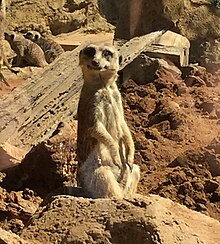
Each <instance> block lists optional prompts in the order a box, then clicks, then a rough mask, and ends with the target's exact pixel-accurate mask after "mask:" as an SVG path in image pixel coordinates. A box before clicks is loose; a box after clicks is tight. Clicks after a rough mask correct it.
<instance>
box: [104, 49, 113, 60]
mask: <svg viewBox="0 0 220 244" xmlns="http://www.w3.org/2000/svg"><path fill="white" fill-rule="evenodd" d="M102 56H103V57H105V58H107V57H113V53H112V52H111V51H109V50H107V49H105V50H104V51H103V52H102Z"/></svg>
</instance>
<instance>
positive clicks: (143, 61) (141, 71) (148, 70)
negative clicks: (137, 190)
mask: <svg viewBox="0 0 220 244" xmlns="http://www.w3.org/2000/svg"><path fill="white" fill-rule="evenodd" d="M163 68H164V69H167V70H169V71H171V72H173V73H174V75H175V74H176V76H180V75H181V71H180V70H179V69H178V68H177V67H176V66H175V65H174V64H173V63H172V62H171V61H166V60H164V59H159V58H152V57H149V56H148V55H146V54H145V52H143V53H141V54H140V55H139V56H137V57H136V58H135V59H134V60H133V61H132V62H130V63H129V64H128V65H127V66H126V67H125V68H124V69H123V80H124V81H125V80H128V79H132V80H134V81H135V83H137V84H139V85H141V84H146V83H150V82H152V81H153V80H154V79H155V75H156V72H157V70H159V69H163Z"/></svg>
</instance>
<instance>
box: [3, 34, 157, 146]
mask: <svg viewBox="0 0 220 244" xmlns="http://www.w3.org/2000/svg"><path fill="white" fill-rule="evenodd" d="M161 35H162V32H161V31H158V32H154V33H150V34H148V35H145V36H142V37H139V38H134V39H132V40H130V41H129V42H127V43H125V44H124V45H123V46H122V47H121V49H120V53H121V54H122V56H123V57H124V61H123V62H122V65H121V69H123V68H124V67H125V66H126V65H127V64H128V63H130V62H131V61H132V60H133V59H134V58H136V57H137V55H139V54H140V53H141V52H142V51H143V50H144V49H145V47H146V46H147V45H150V44H152V43H154V42H155V41H156V39H157V38H158V37H160V36H161ZM81 48H82V46H79V47H77V48H76V49H74V50H73V51H71V52H66V53H64V54H62V55H61V56H60V57H59V58H58V59H57V60H55V61H54V62H53V63H51V64H50V65H48V66H47V67H45V68H44V69H43V70H42V71H40V72H38V73H37V74H36V75H32V77H31V78H29V79H28V80H26V81H25V82H24V84H23V85H21V86H20V87H17V88H16V89H15V90H14V91H13V92H12V93H11V94H10V95H9V96H8V97H7V98H1V99H0V106H1V110H0V143H3V142H8V143H10V144H11V145H14V146H18V147H19V148H22V149H26V150H29V149H30V147H31V146H32V145H34V144H37V143H39V142H40V141H43V140H47V139H48V138H49V137H50V136H51V133H52V132H53V131H54V129H55V128H56V127H57V125H58V123H59V122H61V121H67V120H69V119H70V118H73V117H74V116H75V115H76V111H77V105H78V98H79V94H80V89H81V87H82V84H83V79H82V74H81V70H80V67H79V65H78V54H79V51H80V50H81ZM85 112H86V111H85Z"/></svg>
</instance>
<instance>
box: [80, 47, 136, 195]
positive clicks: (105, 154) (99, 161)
mask: <svg viewBox="0 0 220 244" xmlns="http://www.w3.org/2000/svg"><path fill="white" fill-rule="evenodd" d="M120 59H121V58H120V57H119V54H118V51H117V50H116V49H115V48H114V47H113V46H111V45H95V44H88V45H87V46H86V47H85V48H83V49H82V50H81V51H80V54H79V65H80V66H81V69H82V73H83V79H84V84H83V87H82V90H81V94H80V99H79V104H78V112H77V116H78V130H77V158H78V179H77V181H78V184H79V185H80V186H81V187H82V188H83V189H84V190H85V192H87V193H88V196H90V197H92V198H111V197H114V198H124V197H131V196H133V195H134V194H135V192H136V188H137V184H138V182H139V179H140V169H139V166H138V165H136V164H134V163H133V161H134V142H133V139H132V136H131V132H130V130H129V128H128V125H127V123H126V121H125V118H124V111H123V106H122V99H121V94H120V92H119V90H118V87H117V84H116V81H117V78H118V74H117V73H118V70H119V63H120Z"/></svg>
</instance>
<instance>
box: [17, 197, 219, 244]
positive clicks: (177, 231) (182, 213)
mask: <svg viewBox="0 0 220 244" xmlns="http://www.w3.org/2000/svg"><path fill="white" fill-rule="evenodd" d="M219 232H220V223H219V222H218V221H217V220H215V219H212V218H210V217H208V216H205V215H203V214H201V213H197V212H195V211H192V210H189V209H187V208H186V207H184V206H181V205H179V204H177V203H174V202H173V201H171V200H168V199H164V198H161V197H159V196H156V195H150V196H147V197H146V196H145V197H144V196H138V197H137V198H136V199H127V200H110V199H96V200H93V199H84V198H76V197H72V196H57V197H56V198H55V199H54V200H53V201H52V202H51V203H49V204H48V205H47V206H45V207H44V208H43V209H41V210H40V211H39V212H38V214H37V215H36V216H35V217H33V220H32V221H31V224H30V225H29V226H28V227H27V228H25V229H23V231H22V233H21V237H22V238H24V239H26V240H30V241H39V242H41V243H115V244H119V243H128V244H133V243H146V244H147V243H149V244H168V243H176V244H186V243H187V244H195V243H199V244H202V243H206V244H216V243H219V242H220V236H219Z"/></svg>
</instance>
